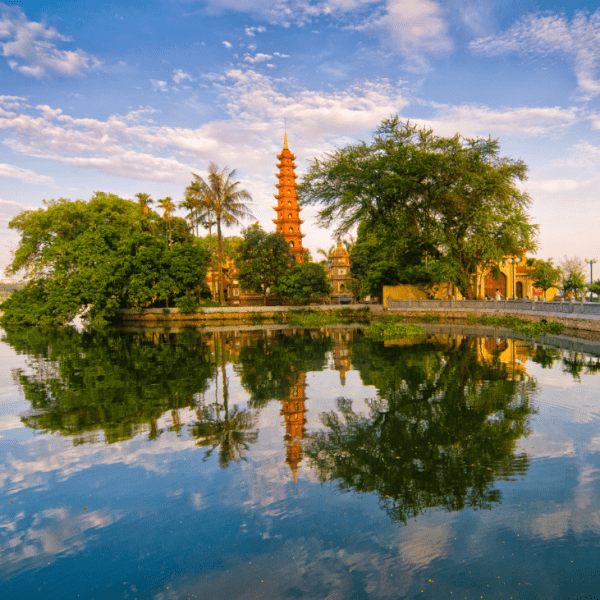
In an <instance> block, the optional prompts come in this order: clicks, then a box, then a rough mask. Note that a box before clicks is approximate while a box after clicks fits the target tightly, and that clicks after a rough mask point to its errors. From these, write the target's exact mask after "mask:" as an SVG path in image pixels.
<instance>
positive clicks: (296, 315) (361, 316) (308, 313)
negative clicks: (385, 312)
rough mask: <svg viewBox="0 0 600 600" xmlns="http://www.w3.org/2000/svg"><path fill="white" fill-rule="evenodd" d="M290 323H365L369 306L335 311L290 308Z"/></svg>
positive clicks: (303, 325) (320, 324)
mask: <svg viewBox="0 0 600 600" xmlns="http://www.w3.org/2000/svg"><path fill="white" fill-rule="evenodd" d="M288 314H289V324H290V325H293V326H294V327H322V326H324V325H341V324H349V323H364V322H365V321H368V320H369V307H368V306H365V307H363V308H359V309H356V310H355V309H352V308H341V309H339V310H336V311H335V312H333V313H324V312H320V311H316V310H312V309H305V310H290V311H289V313H288Z"/></svg>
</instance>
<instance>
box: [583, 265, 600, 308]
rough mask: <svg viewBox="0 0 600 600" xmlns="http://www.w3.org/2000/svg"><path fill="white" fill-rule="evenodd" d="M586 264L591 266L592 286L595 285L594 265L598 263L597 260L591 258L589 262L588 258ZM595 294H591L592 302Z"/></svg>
mask: <svg viewBox="0 0 600 600" xmlns="http://www.w3.org/2000/svg"><path fill="white" fill-rule="evenodd" d="M585 262H586V263H587V264H588V265H590V285H591V284H592V283H594V263H597V262H598V261H597V260H596V259H595V258H590V259H589V260H588V259H587V258H586V259H585ZM593 295H594V294H593V293H592V292H590V300H593Z"/></svg>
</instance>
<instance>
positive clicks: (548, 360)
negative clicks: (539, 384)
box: [531, 346, 560, 369]
mask: <svg viewBox="0 0 600 600" xmlns="http://www.w3.org/2000/svg"><path fill="white" fill-rule="evenodd" d="M559 358H560V352H559V351H558V350H557V349H556V348H546V347H544V346H537V347H536V349H535V354H534V355H533V356H532V357H531V360H532V361H533V362H534V363H537V364H538V365H541V367H542V369H551V368H552V365H554V361H556V360H558V359H559Z"/></svg>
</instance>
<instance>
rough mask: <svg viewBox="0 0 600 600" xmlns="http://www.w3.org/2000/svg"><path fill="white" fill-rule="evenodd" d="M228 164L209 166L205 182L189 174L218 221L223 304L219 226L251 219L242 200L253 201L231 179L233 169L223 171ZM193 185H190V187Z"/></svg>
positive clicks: (221, 285)
mask: <svg viewBox="0 0 600 600" xmlns="http://www.w3.org/2000/svg"><path fill="white" fill-rule="evenodd" d="M226 171H227V167H224V168H223V169H222V170H219V168H218V167H217V165H215V163H210V165H208V182H206V181H204V179H202V177H200V176H199V175H196V174H195V173H192V175H193V176H194V178H195V180H196V181H195V182H192V185H193V184H194V183H197V184H198V188H199V189H200V190H201V191H202V194H203V195H204V199H205V202H206V209H207V210H208V211H209V212H210V214H211V215H212V216H213V217H214V219H215V222H216V224H217V240H218V254H219V257H218V273H219V302H220V303H221V304H224V302H225V294H224V287H225V286H224V280H223V264H224V262H225V253H224V251H223V233H222V231H221V227H222V226H225V227H231V226H232V225H239V224H240V219H243V218H254V217H253V215H252V213H251V212H250V210H249V209H248V207H247V206H246V205H245V204H244V202H243V200H252V196H250V193H249V192H247V191H246V190H240V189H238V186H239V185H240V182H239V181H234V180H233V178H234V177H235V169H234V170H233V171H231V172H230V173H226ZM190 187H192V186H190Z"/></svg>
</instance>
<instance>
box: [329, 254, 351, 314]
mask: <svg viewBox="0 0 600 600" xmlns="http://www.w3.org/2000/svg"><path fill="white" fill-rule="evenodd" d="M327 277H328V278H329V282H330V283H331V287H332V288H333V290H332V292H331V301H332V302H333V303H336V302H339V300H340V298H341V297H348V295H352V293H351V292H350V290H349V289H348V282H349V281H350V280H351V279H352V276H351V275H350V255H349V254H348V251H347V250H346V248H344V246H342V244H338V246H337V248H336V249H335V250H334V251H333V254H331V255H330V258H329V263H328V265H327Z"/></svg>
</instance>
